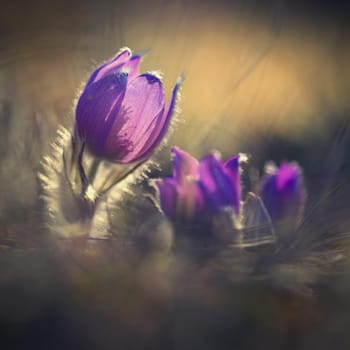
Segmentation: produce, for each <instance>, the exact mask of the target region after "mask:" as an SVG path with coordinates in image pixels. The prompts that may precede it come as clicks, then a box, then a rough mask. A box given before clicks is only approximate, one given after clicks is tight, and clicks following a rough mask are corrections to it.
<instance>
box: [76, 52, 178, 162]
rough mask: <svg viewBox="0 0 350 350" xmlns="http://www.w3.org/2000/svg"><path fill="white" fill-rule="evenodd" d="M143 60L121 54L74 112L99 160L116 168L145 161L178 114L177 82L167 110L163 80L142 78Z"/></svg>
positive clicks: (99, 72) (100, 72) (95, 76)
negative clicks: (117, 164) (106, 161)
mask: <svg viewBox="0 0 350 350" xmlns="http://www.w3.org/2000/svg"><path fill="white" fill-rule="evenodd" d="M140 59H141V56H140V55H132V54H131V51H130V50H129V49H122V50H121V51H120V52H119V53H118V54H117V55H116V56H115V57H114V58H112V59H110V60H109V61H107V62H106V63H104V64H103V65H102V66H100V67H99V68H97V69H96V70H95V71H94V72H93V73H92V75H91V77H90V79H89V80H88V82H87V84H86V86H85V89H84V91H83V93H82V95H81V96H80V98H79V101H78V105H77V108H76V129H77V132H78V134H79V136H80V138H81V139H82V140H83V141H84V142H85V143H86V145H87V147H88V148H89V150H90V151H91V152H92V153H93V154H94V155H96V156H98V157H101V158H105V159H108V160H110V161H112V162H116V163H131V162H135V161H138V160H142V159H144V158H147V157H148V156H149V155H150V154H151V153H152V151H153V150H154V149H155V148H156V147H157V146H158V144H159V143H160V142H161V140H162V138H163V136H164V135H165V133H166V131H167V129H168V126H169V124H170V120H171V117H172V115H173V113H174V109H175V102H176V98H177V93H178V90H179V86H180V82H178V83H177V84H176V86H175V88H174V90H173V93H172V97H171V101H170V103H169V104H168V105H165V97H164V90H163V86H162V83H161V81H160V79H159V78H158V77H157V76H156V75H154V74H151V73H144V74H139V72H138V66H139V63H140Z"/></svg>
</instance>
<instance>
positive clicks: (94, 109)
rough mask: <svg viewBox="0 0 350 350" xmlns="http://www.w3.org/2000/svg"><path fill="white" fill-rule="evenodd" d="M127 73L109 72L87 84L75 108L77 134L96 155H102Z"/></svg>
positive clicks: (124, 85)
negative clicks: (105, 75) (94, 81)
mask: <svg viewBox="0 0 350 350" xmlns="http://www.w3.org/2000/svg"><path fill="white" fill-rule="evenodd" d="M126 84H127V74H114V75H109V76H107V77H105V78H103V79H101V80H99V81H97V82H96V83H92V84H90V85H88V86H87V87H86V89H85V90H84V92H83V94H82V95H81V96H80V99H79V101H78V105H77V109H76V125H77V130H78V132H79V135H80V137H82V139H83V140H85V141H86V142H87V145H88V146H89V148H90V149H91V150H92V152H93V153H95V154H96V155H97V156H104V155H105V152H104V147H105V142H106V138H107V135H108V133H109V131H110V128H111V125H112V124H113V123H114V119H115V117H116V116H117V115H118V112H119V110H120V107H121V103H122V100H123V97H124V94H125V89H126Z"/></svg>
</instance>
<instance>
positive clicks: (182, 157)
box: [171, 147, 199, 183]
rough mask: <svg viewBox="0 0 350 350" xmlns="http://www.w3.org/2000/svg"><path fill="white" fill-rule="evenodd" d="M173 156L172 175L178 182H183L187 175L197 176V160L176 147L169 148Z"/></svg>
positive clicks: (195, 177)
mask: <svg viewBox="0 0 350 350" xmlns="http://www.w3.org/2000/svg"><path fill="white" fill-rule="evenodd" d="M171 153H172V156H173V177H174V178H175V179H176V180H177V181H178V182H179V183H182V182H184V181H185V180H186V179H187V178H188V177H193V178H194V179H197V178H198V177H199V162H198V160H197V159H196V158H194V157H192V156H191V155H190V154H189V153H187V152H185V151H183V150H181V149H180V148H178V147H173V148H172V150H171Z"/></svg>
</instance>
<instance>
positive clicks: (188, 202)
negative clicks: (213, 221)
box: [156, 147, 240, 222]
mask: <svg viewBox="0 0 350 350" xmlns="http://www.w3.org/2000/svg"><path fill="white" fill-rule="evenodd" d="M172 155H173V176H172V177H167V178H164V179H162V180H158V181H157V182H156V184H157V186H158V190H159V199H160V206H161V208H162V210H163V212H164V213H165V215H166V216H167V217H168V218H169V219H171V220H173V221H176V220H179V221H186V222H188V221H206V220H207V219H208V217H210V216H211V215H213V214H218V213H219V212H220V211H221V210H222V209H223V208H226V207H231V208H232V209H233V211H234V212H235V213H236V214H237V215H238V214H239V210H240V175H239V157H238V156H235V157H233V158H230V159H229V160H228V161H226V162H225V163H222V162H221V160H220V158H219V157H218V155H216V154H209V155H207V156H205V157H204V158H203V159H202V160H201V161H200V162H198V160H197V159H195V158H194V157H192V156H191V155H190V154H188V153H186V152H185V151H182V150H181V149H179V148H177V147H174V148H173V149H172Z"/></svg>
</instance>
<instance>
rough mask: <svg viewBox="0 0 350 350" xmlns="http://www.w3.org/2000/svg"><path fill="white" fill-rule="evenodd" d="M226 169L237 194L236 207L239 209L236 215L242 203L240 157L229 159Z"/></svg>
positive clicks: (225, 165)
mask: <svg viewBox="0 0 350 350" xmlns="http://www.w3.org/2000/svg"><path fill="white" fill-rule="evenodd" d="M224 168H225V170H226V173H227V174H228V175H229V177H230V179H231V183H232V186H233V188H234V190H235V191H234V192H235V198H234V199H233V200H234V207H235V208H237V211H236V213H238V212H239V208H240V202H241V176H240V168H239V155H237V156H234V157H231V158H229V159H228V160H227V161H226V162H225V164H224Z"/></svg>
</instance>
